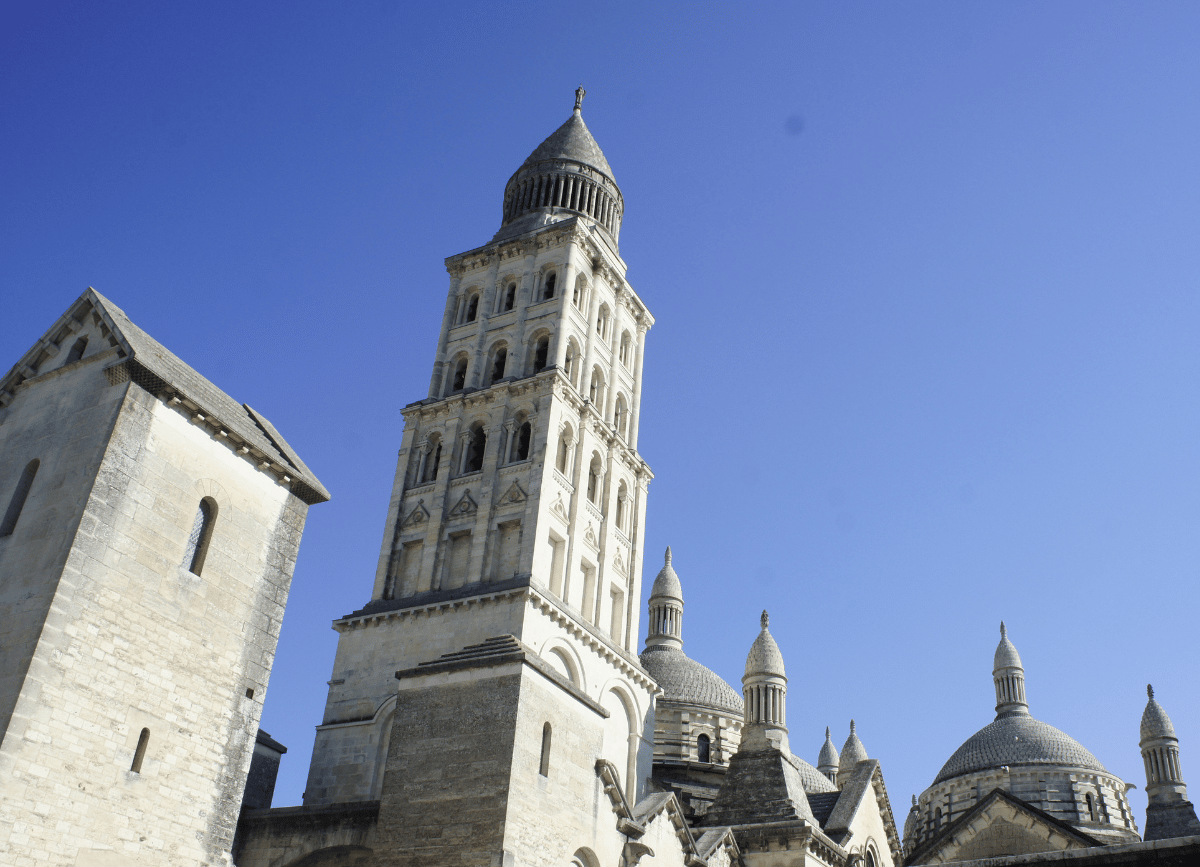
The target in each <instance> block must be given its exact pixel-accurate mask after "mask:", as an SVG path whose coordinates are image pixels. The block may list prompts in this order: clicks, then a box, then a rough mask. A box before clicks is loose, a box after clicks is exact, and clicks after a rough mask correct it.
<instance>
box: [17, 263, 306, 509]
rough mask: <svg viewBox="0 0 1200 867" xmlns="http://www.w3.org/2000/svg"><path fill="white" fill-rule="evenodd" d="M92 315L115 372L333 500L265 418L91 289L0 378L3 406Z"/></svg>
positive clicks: (300, 493) (288, 479)
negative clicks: (42, 361) (114, 353)
mask: <svg viewBox="0 0 1200 867" xmlns="http://www.w3.org/2000/svg"><path fill="white" fill-rule="evenodd" d="M89 315H90V316H93V317H94V320H93V321H94V323H95V324H96V325H98V326H99V327H100V329H101V333H103V334H104V336H105V337H107V338H108V342H109V344H110V345H111V346H113V347H114V348H116V350H117V355H118V356H119V357H120V358H121V359H122V360H121V361H120V362H118V363H117V364H115V365H112V366H111V368H110V370H111V371H112V373H113V375H114V376H121V375H124V376H126V377H127V378H129V379H131V380H133V382H135V383H136V384H137V385H139V386H141V387H142V388H144V389H146V390H147V391H149V392H150V393H151V394H154V395H155V396H156V397H161V398H163V399H164V400H166V401H168V403H170V404H172V405H179V404H183V405H184V406H185V408H187V409H188V410H189V411H191V412H193V413H194V414H193V419H194V420H196V421H198V422H202V423H205V424H207V425H209V426H212V427H216V428H218V429H219V430H223V431H225V432H226V434H227V435H228V437H229V438H230V439H231V440H232V441H233V442H234V443H236V444H240V446H241V447H242V448H245V449H246V451H245V452H243V454H247V455H250V456H252V457H253V458H254V459H255V461H256V462H258V463H259V465H260V468H261V469H271V470H272V471H274V472H275V473H276V475H279V476H280V477H281V479H282V480H283V481H284V482H285V483H286V484H287V485H288V486H289V489H290V490H291V491H292V493H294V494H295V495H296V496H297V497H299V498H300V499H301V500H303V501H304V502H306V503H308V504H309V505H312V504H313V503H323V502H325V501H326V500H328V499H329V491H327V490H326V489H325V486H324V485H322V484H321V482H320V481H319V480H318V479H317V477H316V476H315V475H314V474H313V472H312V470H310V469H309V468H308V467H307V466H306V465H305V463H304V461H302V460H301V459H300V456H299V455H297V454H296V452H295V451H294V450H293V449H292V447H291V446H290V445H288V443H287V441H286V440H284V438H283V436H282V435H280V433H279V431H278V430H276V429H275V427H274V425H272V424H271V423H270V422H269V421H268V420H267V419H266V417H265V416H263V415H262V414H261V413H259V412H257V411H256V410H254V409H251V408H250V407H249V406H248V405H246V404H243V403H238V402H237V401H236V400H234V399H233V398H232V397H230V396H229V395H227V394H226V393H225V392H224V391H222V390H221V389H219V388H217V386H215V385H213V384H212V383H211V382H209V381H208V380H207V379H205V378H204V377H203V376H201V375H200V374H199V373H197V372H196V371H195V370H194V369H193V368H192V367H190V366H189V365H187V364H186V363H185V362H183V361H182V360H181V359H180V358H179V357H178V356H176V355H175V354H174V353H173V352H171V351H170V350H169V349H167V348H166V347H165V346H163V345H162V344H161V343H159V342H158V341H157V340H155V339H154V338H153V337H151V336H150V335H149V334H147V333H146V332H145V331H143V330H142V329H141V328H139V327H138V326H137V325H135V324H134V323H133V321H132V320H131V319H130V318H129V317H128V316H127V315H126V313H125V311H124V310H122V309H121V308H120V307H118V306H117V305H115V304H113V303H112V302H111V301H109V300H108V299H107V298H105V297H104V296H103V295H101V294H100V293H99V292H97V291H96V290H95V289H92V288H90V287H89V288H88V290H87V291H86V292H84V293H83V294H82V295H80V296H79V297H78V298H77V299H76V300H75V302H74V303H73V304H72V305H71V306H70V307H69V308H68V309H67V312H66V313H64V314H63V315H62V316H60V317H59V319H58V320H57V321H56V322H55V323H54V325H52V326H51V327H50V329H49V330H48V331H47V332H46V333H45V334H44V335H43V336H42V338H41V339H40V340H38V342H37V343H35V344H34V346H33V348H32V349H30V350H29V351H28V352H26V353H25V355H24V356H22V358H21V360H20V361H18V362H17V363H16V364H15V365H13V367H12V369H11V370H9V372H8V373H7V374H5V375H4V376H3V377H0V404H7V403H9V402H10V401H11V399H12V398H11V395H12V393H13V391H14V390H15V389H16V388H17V387H18V386H20V385H21V384H22V383H23V382H24V381H26V380H28V379H32V378H34V377H35V376H37V375H38V373H37V368H38V364H39V361H38V360H39V358H44V357H45V356H46V355H47V354H53V352H50V353H47V349H48V348H49V347H53V350H54V351H57V349H58V344H59V343H60V342H62V341H63V340H65V339H66V338H65V335H68V334H73V333H75V331H77V330H78V327H79V323H82V322H84V321H85V320H86V319H87V317H88V316H89ZM110 378H111V377H110ZM114 381H116V380H114Z"/></svg>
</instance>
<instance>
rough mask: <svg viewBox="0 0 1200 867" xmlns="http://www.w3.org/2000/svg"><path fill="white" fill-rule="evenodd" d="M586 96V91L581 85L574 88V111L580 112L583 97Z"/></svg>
mask: <svg viewBox="0 0 1200 867" xmlns="http://www.w3.org/2000/svg"><path fill="white" fill-rule="evenodd" d="M585 96H587V91H586V90H584V89H583V85H582V84H581V85H579V87H577V88H575V113H576V114H580V113H581V112H582V111H583V98H584V97H585Z"/></svg>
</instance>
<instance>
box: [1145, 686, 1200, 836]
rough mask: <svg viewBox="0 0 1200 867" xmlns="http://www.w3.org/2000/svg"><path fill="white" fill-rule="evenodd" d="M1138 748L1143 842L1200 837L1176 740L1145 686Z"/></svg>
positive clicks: (1199, 823)
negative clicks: (1142, 781)
mask: <svg viewBox="0 0 1200 867" xmlns="http://www.w3.org/2000/svg"><path fill="white" fill-rule="evenodd" d="M1146 695H1147V701H1146V709H1145V710H1144V711H1142V728H1141V739H1140V741H1139V746H1140V747H1141V748H1142V761H1143V762H1145V764H1146V797H1147V799H1148V800H1149V803H1148V804H1147V805H1146V834H1145V837H1144V839H1146V840H1164V839H1167V838H1169V837H1187V836H1192V835H1195V834H1200V820H1197V818H1196V809H1195V807H1193V806H1192V804H1191V802H1190V801H1188V799H1187V784H1186V783H1184V781H1183V771H1182V769H1181V768H1180V766H1179V738H1177V737H1176V736H1175V726H1173V725H1172V724H1171V718H1170V717H1169V716H1167V712H1166V711H1165V710H1164V709H1163V706H1162V705H1161V704H1159V703H1158V700H1157V699H1155V697H1154V687H1153V686H1150V685H1149V684H1147V686H1146Z"/></svg>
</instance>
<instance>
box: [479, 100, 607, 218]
mask: <svg viewBox="0 0 1200 867" xmlns="http://www.w3.org/2000/svg"><path fill="white" fill-rule="evenodd" d="M583 96H584V90H583V88H582V87H581V88H579V89H578V90H577V91H575V110H574V111H573V112H572V113H571V116H570V117H569V118H567V122H566V123H564V124H563V125H562V126H560V127H559V128H558V129H556V130H555V131H554V132H553V133H551V134H550V137H549V138H547V139H546V140H545V141H544V142H542V143H541V144H540V145H538V146H537V147H536V148H534V151H533V153H531V154H530V155H529V156H528V157H527V158H526V160H525V162H523V163H521V167H520V168H519V169H517V170H516V171H515V172H514V173H513V176H512V177H511V178H509V179H508V183H507V184H506V185H505V187H504V214H503V219H502V221H501V223H500V231H499V232H497V233H496V238H494V239H493V240H496V239H500V238H505V237H510V236H515V235H519V234H521V233H522V232H527V231H532V230H534V229H537V228H539V227H540V226H543V225H546V224H547V223H550V222H555V221H557V220H561V219H566V218H569V217H575V216H582V217H585V218H587V219H590V220H592V221H594V222H595V224H596V225H597V226H601V227H603V228H604V229H606V230H607V231H608V233H609V235H610V236H611V237H612V240H613V241H614V242H615V241H616V239H617V237H618V235H620V232H621V217H622V215H623V214H624V211H625V199H624V197H623V196H622V195H621V189H620V187H618V186H617V182H616V180H615V179H614V178H613V173H612V169H611V168H610V167H609V165H608V160H607V159H605V158H604V152H603V151H601V150H600V145H598V144H596V139H595V138H593V137H592V133H591V132H590V131H589V130H588V128H587V124H585V123H584V122H583V114H582V110H581V107H582V104H583Z"/></svg>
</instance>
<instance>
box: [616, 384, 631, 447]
mask: <svg viewBox="0 0 1200 867" xmlns="http://www.w3.org/2000/svg"><path fill="white" fill-rule="evenodd" d="M628 423H629V405H628V404H626V403H625V395H623V394H618V395H617V406H616V409H615V410H614V411H613V427H615V428H616V429H617V434H618V436H620V437H622V438H624V437H625V428H626V427H627V426H628Z"/></svg>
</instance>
